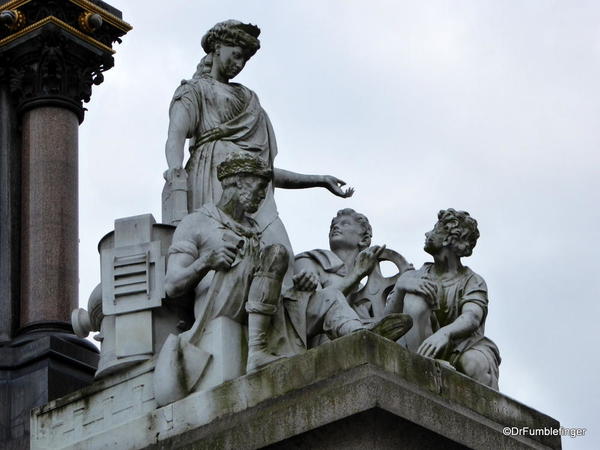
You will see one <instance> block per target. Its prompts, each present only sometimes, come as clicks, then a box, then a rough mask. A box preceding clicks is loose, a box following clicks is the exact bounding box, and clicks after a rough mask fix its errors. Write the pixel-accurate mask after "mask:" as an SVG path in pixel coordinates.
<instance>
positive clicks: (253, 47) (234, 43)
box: [193, 19, 260, 78]
mask: <svg viewBox="0 0 600 450" xmlns="http://www.w3.org/2000/svg"><path fill="white" fill-rule="evenodd" d="M259 35H260V28H258V27H257V26H256V25H252V24H251V23H243V22H240V21H239V20H233V19H230V20H225V21H224V22H219V23H218V24H216V25H215V26H214V27H212V28H211V29H210V30H208V31H207V32H206V34H205V35H204V36H202V42H201V43H202V48H203V49H204V51H205V52H206V56H205V57H204V58H202V60H201V61H200V63H199V64H198V67H196V73H195V74H194V77H193V78H200V77H202V76H203V75H206V74H207V73H209V72H210V69H211V66H212V54H213V52H214V51H215V47H216V45H217V43H220V44H224V45H228V46H231V47H241V48H242V49H243V50H244V53H245V56H246V60H248V59H250V58H251V57H252V56H254V54H255V53H256V52H257V51H258V49H259V48H260V40H259V39H258V36H259Z"/></svg>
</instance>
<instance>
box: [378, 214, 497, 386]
mask: <svg viewBox="0 0 600 450" xmlns="http://www.w3.org/2000/svg"><path fill="white" fill-rule="evenodd" d="M478 238H479V230H478V228H477V222H476V221H475V219H473V218H472V217H471V216H470V215H469V213H467V212H465V211H455V210H454V209H446V210H442V211H440V212H439V214H438V221H437V223H436V224H435V226H434V227H433V230H431V231H429V232H428V233H425V248H424V249H425V251H426V252H427V253H429V254H430V255H431V256H433V263H425V264H424V265H423V267H421V268H420V269H419V270H416V271H414V270H411V271H407V272H405V273H404V274H402V276H401V277H400V278H399V279H398V281H397V282H396V285H395V287H394V290H393V291H392V293H391V294H390V297H389V298H388V304H387V306H386V312H387V313H391V312H400V311H402V312H405V313H408V314H409V315H410V316H411V317H412V319H413V324H414V325H413V327H412V329H411V330H409V331H408V332H407V333H406V335H404V336H403V337H402V338H401V339H400V340H399V343H400V344H402V345H404V346H405V347H407V348H408V349H409V350H412V351H416V352H417V353H418V354H420V355H423V356H427V357H431V358H437V359H440V360H443V361H446V362H447V363H449V364H451V365H452V366H453V367H454V368H456V369H457V370H458V371H459V372H461V373H464V374H465V375H467V376H469V377H471V378H473V379H475V380H477V381H479V382H480V383H483V384H485V385H486V386H489V387H491V388H493V389H496V390H498V366H499V365H500V352H499V350H498V347H497V346H496V344H494V342H492V341H491V340H490V339H488V338H487V337H485V336H484V331H485V318H486V316H487V311H488V293H487V286H486V284H485V281H484V280H483V278H482V277H480V276H479V275H477V274H476V273H475V272H473V271H472V270H471V269H469V268H468V267H466V266H463V265H462V263H461V258H462V257H465V256H470V255H471V254H472V253H473V248H474V247H475V244H476V243H477V239H478Z"/></svg>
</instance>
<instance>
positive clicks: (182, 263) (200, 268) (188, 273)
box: [165, 253, 210, 297]
mask: <svg viewBox="0 0 600 450" xmlns="http://www.w3.org/2000/svg"><path fill="white" fill-rule="evenodd" d="M209 270H210V267H209V264H208V261H207V257H206V255H200V257H199V258H197V259H194V258H193V257H192V256H191V255H188V254H187V253H175V254H173V255H171V256H170V257H169V265H168V269H167V276H166V279H165V290H166V292H167V295H168V296H169V297H180V296H182V295H184V294H186V293H187V292H190V291H192V290H193V289H194V288H195V287H196V285H197V284H198V283H199V282H200V280H202V278H204V277H205V276H206V274H207V273H208V272H209Z"/></svg>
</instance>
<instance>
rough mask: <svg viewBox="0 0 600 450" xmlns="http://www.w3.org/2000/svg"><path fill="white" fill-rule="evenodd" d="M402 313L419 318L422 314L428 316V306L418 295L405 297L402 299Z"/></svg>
mask: <svg viewBox="0 0 600 450" xmlns="http://www.w3.org/2000/svg"><path fill="white" fill-rule="evenodd" d="M402 309H403V310H402V312H403V313H406V314H409V315H411V316H412V317H419V316H422V315H423V314H427V315H428V314H429V305H427V302H426V301H425V299H424V298H423V297H420V296H418V295H407V296H406V297H405V298H404V306H403V308H402Z"/></svg>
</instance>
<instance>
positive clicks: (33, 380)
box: [0, 332, 98, 450]
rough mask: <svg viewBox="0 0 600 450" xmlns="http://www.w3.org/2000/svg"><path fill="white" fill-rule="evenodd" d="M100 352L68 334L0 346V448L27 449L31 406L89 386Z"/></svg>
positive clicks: (32, 337) (37, 335)
mask: <svg viewBox="0 0 600 450" xmlns="http://www.w3.org/2000/svg"><path fill="white" fill-rule="evenodd" d="M97 364H98V350H97V349H96V348H95V347H94V346H93V345H92V344H90V343H89V342H87V341H84V340H83V339H80V338H78V337H77V336H75V335H69V334H66V333H45V332H39V333H31V334H29V335H23V336H21V337H20V338H17V339H14V340H13V341H11V342H8V343H5V344H3V345H0V449H6V450H9V449H10V450H16V449H19V450H20V449H26V448H29V441H30V437H29V423H30V421H29V419H30V410H31V408H33V407H37V406H40V405H44V404H46V403H48V402H49V401H50V400H52V399H55V398H59V397H62V396H64V395H66V394H67V393H69V392H73V391H75V390H77V389H80V388H81V387H83V386H88V385H89V384H90V383H91V382H92V381H93V378H94V371H95V370H96V366H97Z"/></svg>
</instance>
